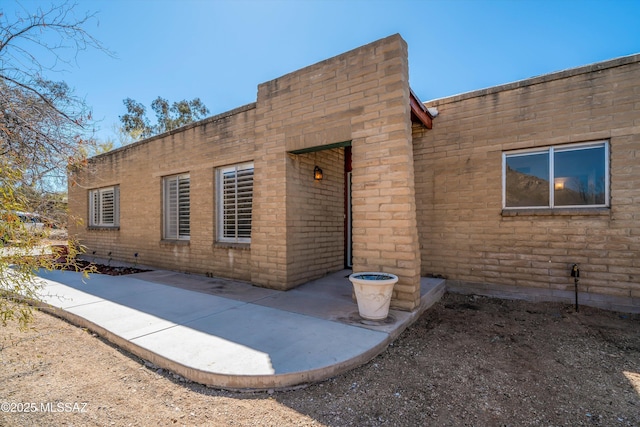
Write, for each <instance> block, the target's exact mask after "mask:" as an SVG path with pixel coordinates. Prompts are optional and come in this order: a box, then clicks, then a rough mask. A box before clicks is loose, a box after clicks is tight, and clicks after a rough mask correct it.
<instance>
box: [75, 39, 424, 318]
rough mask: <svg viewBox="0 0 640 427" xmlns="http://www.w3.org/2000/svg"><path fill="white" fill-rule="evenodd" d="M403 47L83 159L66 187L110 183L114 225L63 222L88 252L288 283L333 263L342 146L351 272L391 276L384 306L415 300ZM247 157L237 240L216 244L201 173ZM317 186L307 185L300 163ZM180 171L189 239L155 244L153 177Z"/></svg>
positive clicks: (211, 175)
mask: <svg viewBox="0 0 640 427" xmlns="http://www.w3.org/2000/svg"><path fill="white" fill-rule="evenodd" d="M409 96H410V90H409V84H408V58H407V46H406V43H405V42H404V40H402V38H401V37H400V36H399V35H393V36H390V37H387V38H385V39H382V40H378V41H376V42H374V43H371V44H369V45H366V46H362V47H359V48H357V49H354V50H352V51H350V52H347V53H344V54H342V55H339V56H336V57H334V58H330V59H327V60H325V61H322V62H320V63H318V64H315V65H312V66H309V67H306V68H303V69H301V70H298V71H295V72H293V73H290V74H287V75H285V76H282V77H280V78H278V79H275V80H272V81H270V82H266V83H264V84H261V85H259V86H258V97H257V102H256V104H252V105H250V106H247V107H242V108H239V109H237V110H234V111H231V112H229V113H225V114H222V115H219V116H215V117H213V118H210V119H207V120H204V121H202V122H199V123H195V124H192V125H189V126H187V127H184V128H181V129H178V130H176V131H175V132H171V133H168V134H164V135H160V136H157V137H154V138H151V139H148V140H146V141H142V142H139V143H136V144H133V145H132V146H129V147H125V148H122V149H120V150H117V151H115V152H112V153H108V154H105V155H102V156H98V157H96V158H94V159H93V160H92V162H91V167H90V169H89V170H87V171H84V172H82V173H80V174H78V176H76V177H75V178H76V181H77V183H78V184H77V185H76V186H72V187H71V188H70V209H71V211H72V212H73V213H74V214H75V215H77V216H79V217H81V218H84V219H85V220H86V218H87V211H88V208H87V191H88V190H90V189H93V188H99V187H103V186H107V185H114V184H118V185H120V195H121V196H120V206H121V209H120V211H121V217H120V228H119V229H118V230H92V229H88V228H87V227H86V224H79V225H76V226H73V227H72V228H71V233H72V234H75V235H77V236H78V237H79V238H80V240H81V242H82V243H83V244H84V245H86V246H87V248H88V251H89V253H93V252H94V251H95V252H96V255H97V256H100V257H105V255H106V254H108V253H109V252H110V253H111V257H113V258H114V259H122V260H127V261H133V260H134V253H138V254H139V256H138V262H140V263H144V264H149V265H157V266H162V267H164V268H169V269H175V270H186V271H193V272H197V273H213V274H215V275H221V276H226V277H233V278H239V279H244V280H250V281H251V282H253V283H254V284H257V285H262V286H267V287H271V288H276V289H289V288H291V287H294V286H296V285H298V284H300V283H303V282H305V281H308V280H312V279H314V278H317V277H321V276H322V275H324V274H326V273H327V272H329V271H334V270H337V269H340V268H342V267H343V266H344V261H345V260H344V247H345V244H344V243H345V240H344V239H345V236H344V233H345V227H344V214H345V210H344V206H345V199H344V191H345V188H344V187H345V180H344V170H345V169H344V168H345V164H344V163H345V156H344V148H343V147H344V146H345V145H349V144H350V145H351V146H352V165H353V175H352V183H353V187H352V194H353V222H352V223H353V259H354V270H355V271H365V270H375V271H386V272H390V273H395V274H397V275H398V276H399V277H400V280H399V282H398V285H397V286H396V289H395V291H394V297H393V302H392V304H393V306H395V307H399V308H404V309H413V308H414V307H415V306H416V305H417V303H418V301H419V294H420V277H419V275H420V253H419V246H418V234H417V229H416V212H415V207H416V204H415V193H414V171H413V163H412V161H411V159H412V150H413V147H412V145H411V118H410V106H409ZM244 161H253V162H254V166H255V176H254V195H253V218H252V220H253V222H252V234H251V244H250V245H224V244H218V243H216V230H215V197H214V194H215V169H216V168H217V167H220V166H225V165H229V164H234V163H239V162H244ZM315 165H318V166H320V167H321V168H322V169H323V170H324V171H325V179H324V180H322V181H319V182H315V181H314V180H313V175H312V173H313V167H314V166H315ZM182 173H189V175H190V180H191V239H190V241H189V242H188V243H185V242H167V241H163V240H162V178H163V177H164V176H168V175H173V174H182Z"/></svg>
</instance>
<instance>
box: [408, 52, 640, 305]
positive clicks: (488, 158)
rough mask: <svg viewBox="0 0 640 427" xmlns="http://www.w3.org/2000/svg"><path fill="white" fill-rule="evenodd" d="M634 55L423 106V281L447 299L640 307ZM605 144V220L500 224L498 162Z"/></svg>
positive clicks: (419, 179) (588, 214)
mask: <svg viewBox="0 0 640 427" xmlns="http://www.w3.org/2000/svg"><path fill="white" fill-rule="evenodd" d="M639 61H640V56H635V57H631V58H622V59H620V60H614V61H610V62H607V63H603V64H596V65H594V66H589V67H583V68H580V69H576V70H569V71H565V72H561V73H557V74H552V75H548V76H542V77H539V78H535V79H531V80H529V81H525V82H519V83H514V84H511V85H505V86H503V87H497V88H491V89H488V90H483V91H478V92H474V93H470V94H465V95H461V96H457V97H452V98H447V99H442V100H436V101H433V102H430V103H428V105H429V106H435V107H437V108H438V110H439V113H440V115H439V116H438V117H437V119H436V120H435V122H434V128H433V130H430V131H425V130H423V129H422V128H419V127H417V126H415V127H414V135H413V138H414V161H415V170H416V192H417V194H418V196H417V205H418V208H417V209H418V227H419V230H420V239H421V244H422V250H421V254H422V273H423V274H440V275H443V276H445V277H447V278H448V279H449V280H448V284H449V286H450V287H451V288H452V289H457V290H460V291H467V292H477V293H494V294H501V295H506V296H519V297H528V298H549V299H560V300H566V301H569V300H571V299H572V298H573V279H571V278H570V277H569V271H570V267H571V265H572V264H573V263H578V264H579V265H580V269H581V277H580V288H579V289H580V291H581V292H584V293H585V294H584V295H583V297H582V298H583V300H584V301H583V302H585V303H591V304H592V305H599V306H604V307H607V308H619V309H629V308H630V307H631V308H633V307H634V306H635V307H636V308H638V306H640V221H639V220H640V210H639V209H638V206H639V202H640V185H639V182H640V181H639V178H640V168H639V167H638V165H640V150H639V148H640V62H639ZM597 140H608V141H609V142H610V149H611V154H610V155H611V158H610V168H611V209H593V210H580V211H570V210H569V211H564V212H561V213H555V214H542V213H539V214H538V215H533V214H523V215H512V216H510V215H502V184H501V179H502V153H503V152H505V151H509V150H515V149H523V148H533V147H546V146H550V145H559V144H567V143H574V142H588V141H597Z"/></svg>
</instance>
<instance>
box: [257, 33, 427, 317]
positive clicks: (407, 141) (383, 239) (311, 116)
mask: <svg viewBox="0 0 640 427" xmlns="http://www.w3.org/2000/svg"><path fill="white" fill-rule="evenodd" d="M409 96H410V90H409V84H408V59H407V46H406V43H405V42H404V40H402V38H401V37H400V36H398V35H394V36H390V37H387V38H385V39H382V40H379V41H376V42H374V43H371V44H369V45H366V46H362V47H360V48H357V49H355V50H353V51H350V52H347V53H345V54H342V55H339V56H336V57H334V58H330V59H327V60H325V61H322V62H320V63H318V64H315V65H312V66H310V67H306V68H304V69H301V70H298V71H296V72H294V73H291V74H287V75H285V76H283V77H280V78H278V79H275V80H273V81H270V82H267V83H264V84H262V85H260V86H259V87H258V100H257V108H256V156H255V157H256V175H259V176H260V177H261V180H260V182H259V183H257V185H256V190H255V191H256V203H257V205H258V206H260V210H259V211H258V210H256V211H255V214H254V223H253V235H252V244H251V251H252V281H253V282H254V283H258V284H262V285H264V286H269V287H276V288H281V289H286V288H289V287H292V286H295V285H296V284H298V283H299V282H301V281H305V280H310V279H311V278H314V277H317V272H318V271H322V270H323V268H325V267H322V264H323V263H325V260H323V259H321V258H318V257H317V256H316V254H315V252H313V251H303V252H299V251H297V250H296V249H299V248H300V247H301V245H303V243H302V241H301V240H300V239H299V238H298V236H301V235H303V233H304V232H302V231H301V230H300V229H298V227H296V224H300V227H301V228H302V229H303V228H304V227H306V221H307V219H308V218H309V215H308V213H307V212H305V211H304V210H303V209H299V208H298V205H299V204H300V203H308V202H309V201H310V200H311V201H313V200H314V198H315V196H314V195H309V194H306V193H305V192H304V191H305V187H304V186H295V185H291V183H292V182H293V181H295V180H296V179H297V178H298V171H297V169H296V167H295V164H296V163H295V160H291V158H290V155H291V154H288V153H291V152H296V153H304V152H305V151H306V150H314V149H316V148H321V147H323V146H331V145H333V144H338V143H342V142H345V141H351V145H352V153H353V159H352V165H353V175H352V182H353V187H352V191H353V263H354V266H353V268H354V271H366V270H374V271H386V272H390V273H395V274H397V275H398V276H399V277H400V280H399V282H398V285H397V286H396V289H395V293H394V298H393V305H394V306H395V307H400V308H405V309H413V308H414V307H415V306H416V305H417V303H418V301H419V292H420V289H419V288H420V286H419V281H420V277H419V276H420V254H419V247H418V235H417V230H416V226H415V225H416V218H415V198H414V178H413V163H412V161H411V159H412V145H411V118H410V105H409ZM295 155H300V154H295ZM295 212H299V213H301V214H302V215H303V216H304V217H303V218H297V217H296V215H294V213H295ZM296 221H298V222H296ZM336 242H337V241H336ZM342 250H343V249H340V251H342ZM336 254H337V252H336ZM294 258H295V260H296V261H295V262H292V259H294ZM340 259H341V260H342V261H343V258H342V256H341V257H340ZM305 270H306V272H305Z"/></svg>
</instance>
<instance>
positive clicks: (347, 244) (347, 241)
mask: <svg viewBox="0 0 640 427" xmlns="http://www.w3.org/2000/svg"><path fill="white" fill-rule="evenodd" d="M352 231H353V220H352V211H351V146H348V147H345V148H344V265H345V267H347V268H352V267H353V239H352Z"/></svg>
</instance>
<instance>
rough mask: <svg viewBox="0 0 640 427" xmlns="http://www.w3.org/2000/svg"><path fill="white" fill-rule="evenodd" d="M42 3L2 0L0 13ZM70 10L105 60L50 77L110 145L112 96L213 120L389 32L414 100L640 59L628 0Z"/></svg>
mask: <svg viewBox="0 0 640 427" xmlns="http://www.w3.org/2000/svg"><path fill="white" fill-rule="evenodd" d="M51 3H52V2H51V1H36V0H21V1H20V2H19V5H16V4H14V3H13V0H2V4H0V8H1V9H2V10H3V11H4V12H5V13H11V12H12V10H14V9H15V8H20V7H22V8H24V9H27V10H34V9H35V8H36V7H38V6H39V7H42V8H47V7H48V6H49V5H50V4H51ZM56 3H59V2H56ZM77 3H78V6H77V7H76V9H75V10H76V11H77V12H85V11H89V12H97V20H95V21H92V22H91V23H90V25H88V27H87V30H88V31H89V32H90V33H91V34H92V35H94V36H95V37H96V38H98V39H99V40H100V41H101V42H102V43H103V44H104V45H105V46H106V47H107V48H109V49H110V50H111V51H113V52H114V53H115V57H110V56H107V55H105V54H103V53H101V52H97V51H88V52H82V53H81V54H80V56H79V57H78V59H77V65H75V66H73V67H67V70H66V71H65V72H63V73H58V74H56V75H53V76H51V77H52V78H53V79H55V80H64V81H66V82H67V83H68V84H69V85H70V86H71V87H73V88H74V89H75V92H76V94H77V95H79V96H81V97H83V98H85V99H86V102H87V103H88V104H89V105H90V106H91V107H92V108H93V115H94V117H95V118H96V119H98V120H100V123H99V126H100V131H99V133H98V137H99V138H101V139H107V138H110V137H112V138H113V139H114V140H116V141H117V139H116V138H115V137H114V136H113V135H114V132H113V126H114V125H119V118H118V116H120V115H122V114H124V113H125V112H126V110H125V107H124V105H123V103H122V100H123V99H124V98H127V97H129V98H133V99H135V100H137V101H139V102H142V103H143V104H145V105H146V106H147V108H148V110H150V108H149V106H150V104H151V101H152V100H153V99H155V98H156V97H157V96H162V97H164V98H166V99H168V100H169V101H178V100H182V99H192V98H195V97H199V98H200V99H201V100H202V101H203V102H204V103H205V104H206V105H207V107H208V108H209V110H210V111H211V115H214V114H219V113H222V112H225V111H228V110H231V109H233V108H236V107H239V106H241V105H244V104H247V103H250V102H254V101H255V100H256V94H257V85H258V84H260V83H263V82H266V81H269V80H272V79H274V78H277V77H279V76H282V75H284V74H286V73H289V72H291V71H295V70H297V69H300V68H303V67H305V66H307V65H311V64H314V63H316V62H318V61H322V60H323V59H326V58H329V57H332V56H335V55H338V54H340V53H343V52H346V51H348V50H351V49H354V48H356V47H358V46H361V45H363V44H366V43H369V42H372V41H374V40H377V39H380V38H383V37H386V36H388V35H391V34H395V33H399V34H400V35H401V36H402V37H403V38H404V39H405V40H406V41H407V43H408V45H409V67H410V71H409V73H410V82H411V87H412V88H413V90H414V92H415V93H416V94H417V95H418V97H419V98H420V99H422V100H423V101H427V100H431V99H436V98H441V97H445V96H449V95H455V94H458V93H462V92H467V91H471V90H475V89H481V88H485V87H489V86H495V85H498V84H502V83H508V82H512V81H516V80H521V79H525V78H528V77H532V76H536V75H540V74H545V73H549V72H553V71H559V70H563V69H567V68H572V67H576V66H580V65H585V64H590V63H593V62H599V61H603V60H607V59H611V58H615V57H619V56H625V55H630V54H634V53H640V24H639V23H640V1H637V0H608V1H604V0H603V1H589V0H538V1H530V0H422V1H420V0H397V1H391V0H377V1H376V0H369V1H364V0H343V1H338V0H297V1H293V0H238V1H230V0H79V1H77ZM20 5H21V6H20ZM151 113H152V112H151ZM150 116H151V115H150ZM151 118H153V117H151Z"/></svg>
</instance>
